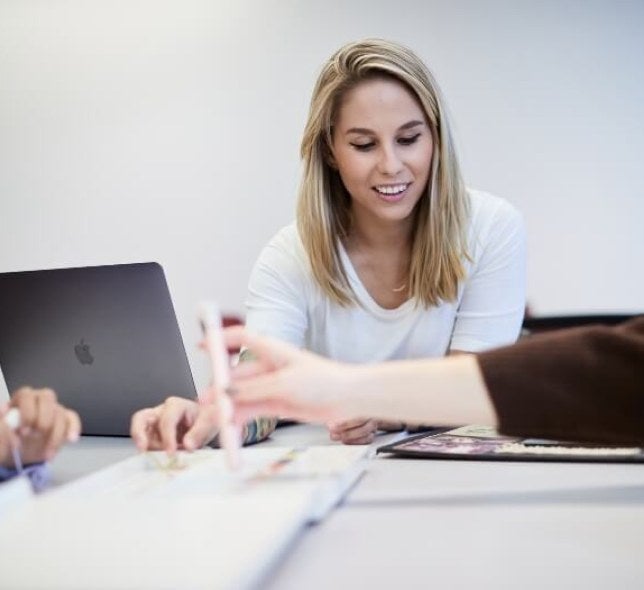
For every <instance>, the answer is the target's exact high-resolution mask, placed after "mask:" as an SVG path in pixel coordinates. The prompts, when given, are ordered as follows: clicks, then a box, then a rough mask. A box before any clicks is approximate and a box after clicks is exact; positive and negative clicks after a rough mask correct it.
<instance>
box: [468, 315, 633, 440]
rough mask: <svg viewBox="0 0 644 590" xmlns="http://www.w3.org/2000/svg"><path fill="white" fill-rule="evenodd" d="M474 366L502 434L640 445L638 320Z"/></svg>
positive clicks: (493, 356)
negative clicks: (477, 369)
mask: <svg viewBox="0 0 644 590" xmlns="http://www.w3.org/2000/svg"><path fill="white" fill-rule="evenodd" d="M478 360H479V365H480V367H481V371H482V374H483V378H484V381H485V384H486V386H487V389H488V390H489V395H490V398H491V400H492V403H493V405H494V408H495V411H496V413H497V416H498V421H499V430H500V431H501V432H503V433H505V434H514V435H521V436H538V437H546V438H554V439H561V438H565V439H569V440H593V441H600V442H613V443H624V444H627V443H640V444H641V443H642V442H643V441H644V316H640V317H638V318H636V319H634V320H631V321H630V322H627V323H625V324H622V325H621V326H617V327H605V326H596V327H586V328H576V329H571V330H562V331H557V332H551V333H548V334H543V335H535V336H531V337H528V338H526V339H525V340H522V341H520V342H519V343H517V344H515V345H513V346H509V347H504V348H500V349H496V350H492V351H489V352H484V353H481V354H480V355H478Z"/></svg>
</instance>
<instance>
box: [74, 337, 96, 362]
mask: <svg viewBox="0 0 644 590" xmlns="http://www.w3.org/2000/svg"><path fill="white" fill-rule="evenodd" d="M74 354H75V355H76V358H77V359H78V360H79V361H80V362H81V364H82V365H91V364H92V363H93V362H94V357H93V356H92V353H91V352H90V351H89V344H85V338H81V341H80V342H79V343H78V344H77V345H76V346H74Z"/></svg>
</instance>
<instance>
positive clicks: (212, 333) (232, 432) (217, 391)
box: [199, 301, 241, 470]
mask: <svg viewBox="0 0 644 590" xmlns="http://www.w3.org/2000/svg"><path fill="white" fill-rule="evenodd" d="M199 321H200V323H201V329H202V330H203V334H204V337H205V340H206V349H207V351H208V355H209V357H210V365H211V369H212V391H213V392H214V404H215V406H216V408H217V414H218V416H219V424H220V428H219V442H220V446H221V448H222V449H223V450H224V453H225V454H226V461H227V462H228V467H229V468H230V469H233V470H234V469H237V468H238V467H239V465H240V456H239V447H240V446H241V443H240V435H239V429H238V428H237V427H236V426H235V424H234V422H233V404H232V400H231V399H230V397H229V396H228V394H227V393H226V389H227V388H228V386H229V385H230V370H229V368H228V352H227V350H226V346H225V345H224V336H223V333H222V322H221V314H220V312H219V307H218V306H217V304H216V303H214V302H212V301H205V302H203V303H201V305H200V306H199Z"/></svg>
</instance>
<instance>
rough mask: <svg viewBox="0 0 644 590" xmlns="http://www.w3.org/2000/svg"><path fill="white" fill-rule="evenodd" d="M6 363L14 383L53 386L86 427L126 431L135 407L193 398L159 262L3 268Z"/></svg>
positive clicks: (0, 318) (1, 350)
mask: <svg viewBox="0 0 644 590" xmlns="http://www.w3.org/2000/svg"><path fill="white" fill-rule="evenodd" d="M0 368H1V369H2V372H3V374H4V378H5V381H6V384H7V388H8V390H9V392H13V391H15V390H16V389H18V388H19V387H20V386H22V385H31V386H33V387H45V386H46V387H50V388H52V389H54V390H55V391H56V394H57V395H58V398H59V400H60V402H61V403H62V404H64V405H66V406H68V407H70V408H72V409H74V410H76V411H77V412H78V413H79V415H80V418H81V420H82V423H83V434H95V435H107V436H127V435H129V430H130V418H131V416H132V414H133V413H134V412H135V411H136V410H139V409H140V408H145V407H149V406H155V405H157V404H159V403H160V402H161V401H163V400H164V399H165V398H166V397H168V396H170V395H174V396H181V397H186V398H192V399H194V398H195V387H194V382H193V379H192V373H191V371H190V366H189V364H188V359H187V357H186V352H185V348H184V346H183V340H182V338H181V334H180V332H179V326H178V324H177V319H176V316H175V313H174V308H173V306H172V300H171V299H170V293H169V291H168V286H167V283H166V280H165V275H164V273H163V269H162V268H161V266H160V265H159V264H157V263H139V264H117V265H110V266H89V267H82V268H62V269H54V270H36V271H27V272H8V273H0Z"/></svg>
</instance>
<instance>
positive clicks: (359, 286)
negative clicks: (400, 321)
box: [338, 240, 414, 320]
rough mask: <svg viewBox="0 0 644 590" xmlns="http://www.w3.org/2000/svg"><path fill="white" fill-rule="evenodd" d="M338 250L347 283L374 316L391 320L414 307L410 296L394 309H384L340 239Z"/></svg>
mask: <svg viewBox="0 0 644 590" xmlns="http://www.w3.org/2000/svg"><path fill="white" fill-rule="evenodd" d="M338 250H339V252H340V261H341V262H342V266H344V271H345V273H346V275H347V279H348V280H349V284H350V285H351V288H352V289H353V292H354V293H355V294H356V296H357V297H358V301H360V303H361V304H362V306H363V307H365V308H366V309H367V310H369V311H370V312H371V313H373V314H374V315H376V316H379V317H381V318H383V319H392V320H394V319H397V318H399V317H401V316H404V315H406V314H407V313H409V311H410V310H411V309H412V308H413V307H414V301H413V299H411V298H410V299H407V301H405V302H404V303H402V304H401V305H399V306H398V307H395V308H394V309H386V308H384V307H382V306H380V305H378V303H377V302H376V300H375V299H374V298H373V297H372V296H371V294H370V293H369V291H367V288H366V287H365V286H364V285H363V283H362V281H361V280H360V277H359V276H358V273H357V271H356V269H355V268H354V266H353V263H352V262H351V258H349V254H348V253H347V251H346V249H345V247H344V244H343V243H342V241H341V240H338Z"/></svg>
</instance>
